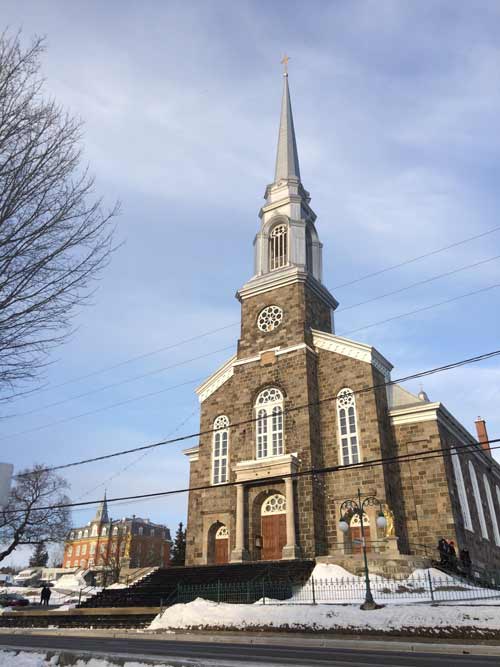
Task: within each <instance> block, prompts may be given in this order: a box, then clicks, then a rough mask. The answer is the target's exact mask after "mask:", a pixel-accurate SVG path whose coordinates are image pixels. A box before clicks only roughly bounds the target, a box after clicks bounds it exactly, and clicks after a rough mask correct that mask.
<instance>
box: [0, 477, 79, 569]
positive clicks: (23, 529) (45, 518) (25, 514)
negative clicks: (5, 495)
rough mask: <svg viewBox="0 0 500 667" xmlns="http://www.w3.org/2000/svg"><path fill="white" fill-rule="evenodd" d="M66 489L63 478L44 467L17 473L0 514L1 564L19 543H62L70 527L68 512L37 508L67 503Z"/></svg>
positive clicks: (65, 510) (64, 508)
mask: <svg viewBox="0 0 500 667" xmlns="http://www.w3.org/2000/svg"><path fill="white" fill-rule="evenodd" d="M67 488H68V483H67V482H66V480H65V479H63V478H62V477H60V476H59V475H56V474H55V473H53V472H48V471H47V470H46V466H43V465H37V466H35V467H34V468H33V470H24V471H22V472H21V473H20V475H19V477H18V481H17V483H16V485H15V486H14V488H13V489H12V491H11V494H10V498H9V502H8V504H7V506H6V507H5V508H3V509H2V510H1V511H0V561H2V560H4V558H7V556H9V555H10V554H11V553H12V552H13V551H14V550H15V549H16V548H17V547H18V546H20V545H22V544H39V543H40V542H46V543H50V542H56V543H57V542H60V541H62V540H64V538H65V536H66V534H67V532H68V530H69V528H70V512H69V509H68V508H67V507H54V508H52V509H46V510H39V509H38V508H39V507H46V506H51V505H64V504H67V503H69V498H68V497H67V496H66V494H65V493H64V491H65V490H66V489H67Z"/></svg>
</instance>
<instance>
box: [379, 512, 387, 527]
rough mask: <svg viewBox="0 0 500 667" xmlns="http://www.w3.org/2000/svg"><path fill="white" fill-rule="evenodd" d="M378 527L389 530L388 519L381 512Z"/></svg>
mask: <svg viewBox="0 0 500 667" xmlns="http://www.w3.org/2000/svg"><path fill="white" fill-rule="evenodd" d="M377 527H378V528H387V519H386V518H385V516H384V514H383V512H380V514H379V515H378V517H377Z"/></svg>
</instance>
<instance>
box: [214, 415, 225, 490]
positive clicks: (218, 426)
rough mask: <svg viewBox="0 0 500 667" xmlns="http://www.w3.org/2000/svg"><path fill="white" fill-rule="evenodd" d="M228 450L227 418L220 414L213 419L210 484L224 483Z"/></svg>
mask: <svg viewBox="0 0 500 667" xmlns="http://www.w3.org/2000/svg"><path fill="white" fill-rule="evenodd" d="M228 450H229V419H228V418H227V417H226V416H225V415H220V416H219V417H217V418H216V420H215V421H214V444H213V457H212V484H224V482H227V480H228V468H227V457H228Z"/></svg>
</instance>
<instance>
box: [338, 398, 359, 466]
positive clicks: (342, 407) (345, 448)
mask: <svg viewBox="0 0 500 667" xmlns="http://www.w3.org/2000/svg"><path fill="white" fill-rule="evenodd" d="M337 415H338V422H339V435H340V451H341V457H342V464H343V465H348V464H349V463H359V461H360V454H359V439H358V423H357V418H356V401H355V398H354V392H353V391H352V389H347V388H345V389H341V390H340V391H339V393H338V394H337Z"/></svg>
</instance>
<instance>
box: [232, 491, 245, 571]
mask: <svg viewBox="0 0 500 667" xmlns="http://www.w3.org/2000/svg"><path fill="white" fill-rule="evenodd" d="M248 558H249V556H248V551H247V550H246V549H245V487H244V486H243V484H237V485H236V544H235V546H234V549H233V551H232V552H231V563H239V562H241V561H243V560H248Z"/></svg>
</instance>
